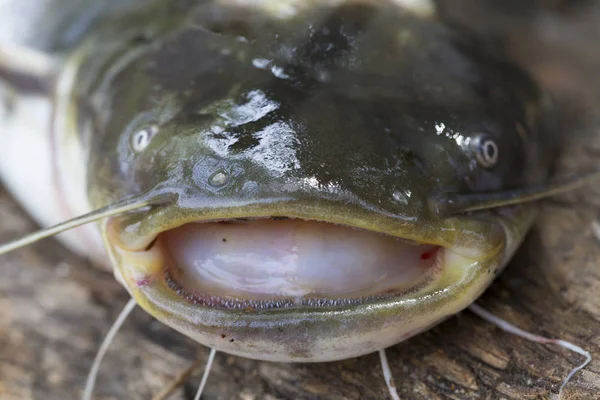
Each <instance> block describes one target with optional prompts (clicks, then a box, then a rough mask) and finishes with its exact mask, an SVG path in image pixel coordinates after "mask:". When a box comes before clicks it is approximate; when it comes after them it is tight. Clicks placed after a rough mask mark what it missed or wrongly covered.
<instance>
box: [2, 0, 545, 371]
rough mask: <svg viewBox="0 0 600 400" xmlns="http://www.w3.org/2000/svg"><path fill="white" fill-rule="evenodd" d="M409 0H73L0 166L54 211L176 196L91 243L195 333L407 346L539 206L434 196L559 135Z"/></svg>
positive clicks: (495, 267) (286, 348) (532, 99)
mask: <svg viewBox="0 0 600 400" xmlns="http://www.w3.org/2000/svg"><path fill="white" fill-rule="evenodd" d="M406 3H407V2H398V1H394V2H392V1H390V2H378V3H374V2H366V1H346V2H327V3H326V2H297V1H288V2H278V3H273V2H263V3H260V4H259V5H255V6H254V7H252V6H248V5H247V4H245V2H239V1H205V2H198V1H181V2H171V1H158V0H156V1H152V2H149V3H145V4H144V6H143V7H141V6H139V4H137V3H136V2H135V1H132V2H131V3H129V2H127V6H123V7H124V8H123V10H124V11H122V12H120V13H117V12H111V10H109V9H107V10H104V12H100V11H98V12H97V13H96V14H93V16H92V17H90V16H89V15H88V14H85V13H83V14H82V17H81V19H77V18H75V19H73V21H74V24H76V23H80V24H82V25H77V27H78V29H75V31H76V32H78V34H77V35H73V34H72V32H71V34H70V36H68V38H69V40H65V37H66V36H65V35H64V32H63V34H61V32H57V33H56V38H58V39H57V42H56V43H55V46H54V47H52V49H55V50H56V51H55V52H54V53H52V54H53V55H54V57H56V59H57V60H59V61H57V63H58V64H57V67H56V73H55V74H53V75H52V82H53V84H52V85H51V87H52V90H50V92H49V93H41V94H40V93H34V94H31V93H29V94H27V93H24V94H22V95H20V96H18V98H17V106H16V108H15V107H13V108H12V110H10V111H8V112H6V113H5V116H4V119H3V122H2V124H3V126H5V127H6V126H8V127H9V129H8V132H7V133H5V138H1V140H2V143H3V146H2V150H1V151H2V153H0V158H1V160H0V172H1V174H2V177H3V180H4V181H5V182H6V183H7V184H8V186H9V187H10V188H11V190H12V191H13V192H14V193H15V194H16V195H17V196H18V197H19V198H21V199H23V202H24V204H25V206H26V207H27V208H28V209H30V210H31V212H32V214H34V215H36V217H37V218H38V219H39V220H40V221H41V222H43V223H46V224H50V223H53V222H57V221H60V220H61V219H66V218H68V217H70V216H75V215H78V214H81V213H84V212H86V211H87V210H91V209H97V208H100V207H104V206H107V205H109V204H113V203H115V202H117V201H120V200H122V199H125V198H132V197H136V196H153V195H159V194H164V193H171V194H175V195H176V196H177V201H176V202H174V203H173V204H170V205H167V206H164V207H160V208H151V209H147V210H143V211H140V212H135V213H131V214H126V215H122V216H117V217H113V218H110V219H109V220H107V221H103V222H102V223H100V224H99V226H98V228H99V230H98V231H97V232H99V235H100V236H101V239H102V245H103V250H102V249H101V248H100V247H98V251H97V252H96V250H93V253H94V254H98V256H95V257H96V258H102V256H101V254H102V251H105V252H106V253H107V256H106V257H105V258H104V259H105V260H110V264H111V266H112V268H113V271H114V273H115V275H116V277H117V278H118V279H119V281H120V282H121V283H122V284H123V285H124V286H125V287H126V289H127V290H128V291H129V293H130V294H131V295H132V296H133V297H134V298H135V300H136V301H137V302H138V304H139V305H140V306H141V307H142V308H144V309H145V310H146V311H147V312H149V313H150V314H152V315H153V316H155V317H156V318H157V319H159V320H160V321H162V322H164V323H165V324H167V325H169V326H171V327H173V328H174V329H176V330H177V331H179V332H182V333H183V334H185V335H187V336H189V337H191V338H193V339H195V340H197V341H198V342H199V343H202V344H204V345H206V346H209V347H212V348H214V349H217V350H219V351H224V352H227V353H230V354H236V355H241V356H244V357H248V358H255V359H263V360H272V361H282V362H291V361H294V362H320V361H330V360H338V359H344V358H349V357H354V356H359V355H363V354H366V353H370V352H374V351H377V350H379V349H382V348H385V347H388V346H390V345H393V344H395V343H398V342H401V341H402V340H405V339H406V338H408V337H411V336H413V335H415V334H418V333H419V332H422V331H423V330H426V329H428V328H430V327H431V326H433V325H434V324H436V323H439V322H440V321H442V320H443V319H445V318H448V317H449V316H451V315H453V314H455V313H457V312H459V311H461V310H462V309H464V308H465V307H467V306H468V305H469V304H471V303H472V302H473V301H474V300H475V299H476V298H477V297H478V296H479V295H480V294H481V293H482V292H483V291H484V290H485V289H486V288H487V286H488V285H489V284H490V283H491V282H492V280H493V279H494V277H495V276H496V275H497V274H498V273H499V272H500V271H501V270H502V268H503V267H504V266H505V265H506V263H507V262H508V261H509V260H510V258H511V257H512V255H513V253H514V251H515V250H516V249H517V247H518V246H519V245H520V243H521V242H522V240H523V238H524V236H525V234H526V233H527V231H528V229H529V228H530V226H531V224H532V222H533V220H534V218H535V208H534V206H532V205H530V204H523V205H516V206H511V207H503V208H498V209H493V210H486V211H479V212H471V213H465V214H459V215H450V216H447V215H440V214H439V213H438V212H437V211H436V210H437V209H436V207H435V201H436V199H437V198H439V195H440V194H443V193H447V192H451V193H477V192H488V191H498V190H508V189H513V188H520V187H525V186H528V185H532V184H536V183H541V182H543V181H544V180H545V179H546V178H547V173H548V168H549V159H550V157H546V156H547V155H549V154H551V150H552V149H551V148H550V145H551V142H550V141H548V140H546V141H541V140H540V137H541V136H540V135H542V134H544V135H546V137H548V135H547V132H546V131H545V127H544V126H542V121H543V111H544V110H543V109H544V107H543V104H544V102H543V101H542V98H541V95H540V94H539V93H538V91H537V89H536V87H535V85H534V84H533V83H532V82H531V81H530V80H529V79H528V78H527V77H526V76H525V75H524V74H523V73H522V72H520V71H519V70H517V69H515V68H514V67H512V66H510V65H507V64H506V63H504V62H501V61H499V60H496V59H494V58H493V57H490V56H486V55H485V54H482V53H481V52H479V51H476V50H475V48H474V47H473V46H471V44H470V43H468V42H466V41H463V40H461V38H460V37H458V36H456V35H455V34H454V33H453V32H452V31H450V30H449V29H448V28H447V27H444V26H443V25H441V24H440V23H439V22H438V21H436V20H435V17H434V15H432V13H431V12H424V11H423V10H427V9H428V8H427V7H425V8H423V5H424V3H423V4H420V5H419V7H420V8H419V11H418V12H413V11H414V10H412V11H411V9H407V8H405V6H403V4H406ZM408 3H410V2H408ZM101 11H102V10H101ZM87 12H89V10H88V11H87ZM84 16H87V17H88V18H87V19H85V21H86V23H85V24H83V22H82V21H84V19H83V17H84ZM66 28H68V27H62V29H66ZM66 31H68V29H67V30H66ZM66 31H65V32H66ZM60 38H62V39H60ZM47 50H50V48H49V49H47ZM0 63H1V59H0ZM0 65H1V64H0ZM0 71H2V70H1V69H0ZM13 83H14V82H13ZM44 99H45V101H46V102H45V103H44ZM36 101H38V102H39V104H38V105H37V106H35V107H34V106H31V105H32V104H36V103H35V102H36ZM28 113H31V114H28ZM48 120H50V121H51V122H50V123H44V122H41V121H48ZM45 127H46V128H45ZM14 132H17V133H19V134H16V133H14ZM49 132H50V133H49ZM51 132H54V133H51ZM35 135H42V136H41V139H37V138H38V136H35ZM44 135H46V136H44ZM490 142H491V143H493V146H492V147H493V149H492V150H490V147H481V146H482V144H485V143H490ZM4 144H6V146H4ZM480 145H481V146H480ZM26 150H35V151H36V153H35V154H36V155H35V159H36V160H37V161H39V162H40V163H42V164H44V165H45V166H44V167H40V169H39V170H40V173H39V174H37V175H36V174H34V173H33V171H36V170H38V168H37V167H36V169H35V170H32V167H31V166H32V164H31V162H30V160H27V159H26V158H24V156H23V154H25V152H26ZM481 151H485V152H486V153H483V154H482V153H481ZM490 151H491V152H490ZM486 157H487V158H486ZM492 161H493V162H492ZM24 182H27V184H24ZM33 188H35V190H39V193H40V195H37V196H33V195H32V193H34V192H33ZM36 193H37V192H36ZM41 193H44V194H43V196H44V197H47V198H48V199H49V200H48V201H47V202H41V201H40V198H41V197H40V196H41ZM49 210H50V211H51V212H49ZM95 237H98V236H94V233H91V232H90V233H85V234H83V233H82V234H76V235H75V239H76V240H75V241H77V242H78V243H72V244H71V245H72V246H74V247H75V248H76V249H79V250H80V251H81V250H82V249H85V250H84V252H86V251H87V252H88V254H89V252H91V251H92V250H90V249H96V247H94V246H90V245H85V244H82V240H88V243H96V241H95V239H94V238H95ZM77 246H79V247H77Z"/></svg>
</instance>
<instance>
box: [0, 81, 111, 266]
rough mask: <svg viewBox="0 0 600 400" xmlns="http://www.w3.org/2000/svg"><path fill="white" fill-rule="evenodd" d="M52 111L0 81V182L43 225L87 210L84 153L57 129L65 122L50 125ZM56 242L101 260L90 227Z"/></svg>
mask: <svg viewBox="0 0 600 400" xmlns="http://www.w3.org/2000/svg"><path fill="white" fill-rule="evenodd" d="M52 112H53V110H52V104H51V101H50V100H49V99H47V98H46V97H43V96H38V95H35V96H33V95H27V96H15V95H14V93H12V92H11V90H10V89H8V87H7V86H3V85H2V84H1V83H0V178H1V179H2V182H3V183H4V184H5V186H6V187H7V189H8V190H9V191H10V192H11V193H12V194H13V195H14V196H15V197H16V198H17V200H18V201H19V202H20V203H21V204H22V205H23V207H24V208H25V209H26V210H27V211H28V212H29V213H30V214H31V215H32V216H33V217H34V218H35V219H36V220H37V221H38V223H39V224H40V225H42V226H44V227H45V226H50V225H54V224H57V223H60V222H63V221H65V220H67V219H70V218H73V217H75V216H77V215H81V214H85V213H87V212H89V211H90V205H89V202H88V199H87V190H86V166H85V161H84V154H85V153H84V152H83V151H82V150H83V149H81V148H79V146H80V145H79V143H78V142H77V141H76V140H73V139H74V135H72V134H71V135H70V136H67V135H66V134H65V132H64V128H63V129H61V128H60V127H59V126H57V125H62V126H63V127H64V124H61V121H53V117H52ZM53 123H55V128H54V129H55V132H54V133H53V132H52V128H51V127H52V124H53ZM61 131H63V132H61ZM59 239H60V240H61V241H62V242H63V243H65V244H66V245H67V246H68V247H69V248H71V249H72V250H74V251H76V252H78V253H80V254H83V255H86V256H88V257H90V258H92V259H94V260H95V261H99V262H102V260H103V259H104V258H105V255H104V250H103V248H102V245H101V239H100V234H99V231H98V229H97V227H96V226H95V225H93V224H92V225H88V226H85V227H81V228H77V229H74V230H72V231H69V232H65V233H63V234H61V235H59Z"/></svg>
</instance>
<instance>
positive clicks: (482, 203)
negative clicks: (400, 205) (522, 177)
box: [433, 169, 600, 216]
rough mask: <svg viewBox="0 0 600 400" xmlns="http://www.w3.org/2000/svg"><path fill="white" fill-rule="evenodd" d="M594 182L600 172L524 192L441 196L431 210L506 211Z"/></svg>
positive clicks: (531, 188) (454, 211) (450, 211)
mask: <svg viewBox="0 0 600 400" xmlns="http://www.w3.org/2000/svg"><path fill="white" fill-rule="evenodd" d="M596 179H600V169H597V170H593V171H590V172H587V173H583V174H579V175H575V176H572V177H570V178H566V179H564V180H563V181H560V182H556V183H549V184H544V185H536V186H530V187H526V188H519V189H513V190H504V191H499V192H488V193H465V194H462V193H444V194H441V195H440V196H438V197H436V198H434V199H433V206H434V207H435V209H436V210H437V212H438V213H439V214H440V215H443V216H449V215H453V214H459V213H463V212H468V211H478V210H486V209H490V208H497V207H505V206H510V205H515V204H521V203H527V202H531V201H536V200H542V199H545V198H548V197H553V196H557V195H559V194H564V193H567V192H570V191H572V190H574V189H577V188H580V187H582V186H585V185H586V184H588V183H590V182H592V181H594V180H596Z"/></svg>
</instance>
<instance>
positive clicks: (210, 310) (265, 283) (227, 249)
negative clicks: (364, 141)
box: [104, 202, 510, 362]
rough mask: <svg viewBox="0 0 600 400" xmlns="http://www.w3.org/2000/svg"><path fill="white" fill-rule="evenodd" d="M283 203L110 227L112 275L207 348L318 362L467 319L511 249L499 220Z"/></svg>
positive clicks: (153, 217)
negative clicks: (460, 315) (465, 313)
mask: <svg viewBox="0 0 600 400" xmlns="http://www.w3.org/2000/svg"><path fill="white" fill-rule="evenodd" d="M305 204H309V203H308V202H307V203H305ZM310 204H314V202H313V203H310ZM274 207H275V206H274V205H273V203H270V204H268V205H265V206H264V208H261V206H260V205H258V206H257V205H253V207H252V208H250V207H247V208H245V209H244V208H243V207H239V206H237V205H234V206H233V207H231V208H223V209H219V210H214V209H211V210H210V212H206V211H198V210H192V211H190V212H189V213H187V214H186V212H185V211H184V212H182V211H181V209H177V210H175V211H167V212H165V213H164V214H163V215H162V216H161V215H160V214H146V215H141V216H139V218H134V219H133V220H126V221H124V220H121V219H112V220H109V221H108V223H107V225H106V227H105V232H106V234H105V236H104V238H105V241H106V242H107V248H108V249H109V253H110V254H111V257H112V259H113V265H114V267H115V269H114V272H115V275H116V277H117V279H118V280H119V281H120V282H121V283H122V284H123V286H125V287H126V288H127V290H128V291H129V293H130V294H131V295H132V296H133V297H134V298H135V299H136V302H137V303H138V304H139V305H140V306H141V307H142V308H143V309H144V310H146V311H147V312H148V313H150V314H151V315H153V316H154V317H155V318H157V319H158V320H160V321H161V322H163V323H165V324H167V325H168V326H170V327H172V328H174V329H175V330H177V331H179V332H181V333H183V334H185V335H186V336H188V337H190V338H192V339H194V340H196V341H197V342H199V343H201V344H203V345H206V346H209V347H212V348H215V349H217V350H219V351H224V352H226V353H229V354H234V355H239V356H243V357H247V358H254V359H260V360H268V361H277V362H320V361H333V360H340V359H345V358H350V357H356V356H360V355H364V354H368V353H371V352H374V351H377V350H379V349H382V348H385V347H389V346H391V345H393V344H396V343H399V342H401V341H403V340H405V339H407V338H409V337H411V336H414V335H416V334H418V333H419V332H422V331H423V330H426V329H428V328H430V327H431V326H432V325H434V324H436V323H438V322H440V321H441V320H443V319H445V318H447V317H449V316H451V315H453V314H455V313H457V312H459V311H461V310H462V309H464V308H465V307H467V306H468V305H469V304H470V303H471V302H472V301H473V300H474V299H475V298H477V297H478V296H479V295H480V294H481V293H482V292H483V291H484V290H485V289H486V288H487V286H488V285H489V284H490V283H491V282H492V280H493V278H494V277H495V272H497V271H498V270H499V269H500V268H501V267H502V266H503V265H504V263H505V261H506V259H507V257H508V256H509V255H510V254H509V253H507V250H506V244H507V239H506V232H505V229H504V228H503V227H502V224H500V223H498V222H497V221H495V220H485V219H477V218H471V217H460V218H447V219H438V220H433V219H431V220H423V219H421V220H420V219H419V218H402V217H401V216H400V215H392V214H389V213H388V214H385V213H382V212H380V211H379V210H375V209H374V208H371V209H369V210H368V211H365V208H360V209H359V208H358V207H357V208H356V209H352V208H350V207H351V206H348V205H346V207H343V206H342V207H341V206H340V205H339V203H338V204H336V203H331V205H330V206H329V205H328V204H327V203H320V204H318V206H315V207H310V205H307V206H306V207H299V206H298V203H295V204H291V203H290V204H288V205H284V206H281V209H279V210H278V211H282V210H283V211H288V212H286V213H284V212H277V213H276V214H273V213H272V211H273V208H274ZM269 211H271V213H269ZM207 214H210V215H207ZM241 219H242V220H241ZM161 221H165V223H161Z"/></svg>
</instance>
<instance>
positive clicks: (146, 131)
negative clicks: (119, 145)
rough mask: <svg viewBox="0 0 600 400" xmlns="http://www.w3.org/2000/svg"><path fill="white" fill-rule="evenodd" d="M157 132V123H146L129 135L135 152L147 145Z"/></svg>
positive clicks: (140, 150)
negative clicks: (146, 124)
mask: <svg viewBox="0 0 600 400" xmlns="http://www.w3.org/2000/svg"><path fill="white" fill-rule="evenodd" d="M157 133H158V126H157V125H148V126H145V127H143V128H141V129H139V130H137V131H136V132H135V133H134V134H133V136H132V137H131V147H132V148H133V151H134V152H136V153H140V152H142V151H143V150H144V149H145V148H146V147H148V145H149V144H150V141H151V140H152V138H153V137H154V136H155V135H156V134H157Z"/></svg>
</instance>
